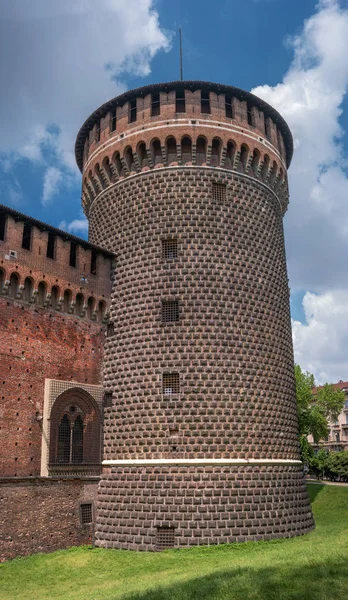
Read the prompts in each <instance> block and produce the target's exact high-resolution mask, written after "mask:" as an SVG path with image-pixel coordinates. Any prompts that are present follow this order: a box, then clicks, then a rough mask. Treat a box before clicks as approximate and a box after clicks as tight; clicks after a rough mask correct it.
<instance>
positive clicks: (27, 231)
mask: <svg viewBox="0 0 348 600" xmlns="http://www.w3.org/2000/svg"><path fill="white" fill-rule="evenodd" d="M32 229H33V228H32V226H31V225H29V224H28V223H24V225H23V236H22V248H24V250H30V246H31V232H32Z"/></svg>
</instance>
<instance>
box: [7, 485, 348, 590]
mask: <svg viewBox="0 0 348 600" xmlns="http://www.w3.org/2000/svg"><path fill="white" fill-rule="evenodd" d="M308 487H309V494H310V498H311V502H312V507H313V511H314V516H315V520H316V529H315V530H314V531H313V532H312V533H310V534H307V535H305V536H301V537H298V538H292V539H286V540H277V541H274V542H258V543H252V542H250V543H245V544H229V545H224V546H210V547H207V546H204V547H200V548H191V549H188V550H186V549H185V550H168V551H166V552H161V553H140V552H139V553H137V552H128V551H122V550H102V549H97V548H90V547H86V546H85V547H81V548H72V549H70V550H64V551H59V552H54V553H53V554H36V555H34V556H30V557H27V558H20V559H15V560H13V561H9V562H7V563H3V564H2V565H0V599H1V600H12V599H18V600H46V599H47V600H62V599H63V598H64V599H65V600H116V599H119V598H122V600H194V599H195V600H196V599H197V600H234V599H238V600H239V599H240V600H258V599H260V598H262V599H265V600H295V599H296V600H297V599H301V600H312V599H313V600H334V599H336V598H337V600H343V599H345V598H347V599H348V487H339V486H325V485H320V484H311V485H309V486H308Z"/></svg>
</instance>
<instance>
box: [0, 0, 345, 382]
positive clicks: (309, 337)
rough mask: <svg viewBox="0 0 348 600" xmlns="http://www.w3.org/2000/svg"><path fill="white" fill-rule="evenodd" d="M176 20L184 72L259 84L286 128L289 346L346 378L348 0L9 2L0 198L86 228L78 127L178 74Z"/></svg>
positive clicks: (2, 51)
mask: <svg viewBox="0 0 348 600" xmlns="http://www.w3.org/2000/svg"><path fill="white" fill-rule="evenodd" d="M179 25H181V26H182V29H183V49H184V79H203V80H209V81H218V82H222V83H226V84H231V85H235V86H238V87H241V88H244V89H246V90H253V91H255V93H256V94H258V95H259V96H261V97H262V98H264V99H265V100H266V101H268V102H269V103H270V104H272V105H273V106H275V108H277V109H278V110H279V111H280V112H281V113H282V114H283V116H284V117H285V119H286V120H287V121H288V123H289V125H290V127H291V129H292V131H293V134H294V139H295V148H296V151H295V158H294V161H293V165H292V167H291V169H290V174H289V178H290V186H291V200H290V208H289V211H288V213H287V215H286V217H285V232H286V245H287V257H288V266H289V277H290V286H291V289H292V294H291V309H292V317H293V331H294V346H295V355H296V359H297V360H298V361H299V362H300V364H301V365H302V366H303V367H304V368H307V369H309V370H310V371H311V372H314V373H315V375H316V376H317V379H318V381H324V380H337V379H339V378H342V379H348V358H347V357H346V355H347V344H348V278H347V262H348V261H347V258H348V177H347V165H348V160H347V157H348V140H347V135H346V132H347V130H348V104H347V98H346V90H347V86H348V61H347V58H346V57H347V56H348V1H347V0H341V1H340V0H318V1H315V0H301V2H289V1H288V0H243V1H240V0H239V1H237V0H220V2H219V3H216V4H214V8H213V4H212V3H211V1H208V0H200V1H199V2H198V0H186V1H185V2H184V1H181V0H176V1H175V2H169V1H168V0H155V1H152V0H127V2H126V1H125V0H98V10H97V11H96V3H95V1H94V0H60V2H59V3H57V2H53V1H47V0H32V1H31V2H30V3H28V2H27V0H3V2H2V3H1V8H0V28H1V31H0V74H1V81H2V82H6V85H2V86H1V92H0V93H1V112H0V124H1V130H2V136H1V138H2V139H1V140H0V184H1V185H0V202H1V203H3V204H7V205H10V206H13V207H15V208H17V209H18V210H20V211H22V212H24V213H27V214H30V215H32V216H34V217H37V218H39V219H41V220H43V221H46V222H48V223H51V224H53V225H56V226H61V227H65V228H67V229H68V230H69V231H71V232H72V233H74V234H76V235H80V236H81V237H86V235H87V229H86V222H85V219H84V217H83V215H82V212H81V208H80V193H81V178H80V174H79V172H78V171H77V169H76V167H75V165H74V156H73V150H74V141H75V136H76V133H77V131H78V129H79V127H80V126H81V125H82V123H83V121H84V120H85V118H86V117H87V116H88V114H89V113H90V112H91V111H93V110H94V109H95V108H97V107H98V106H99V105H100V104H102V103H103V102H105V101H106V100H107V99H109V98H110V97H113V96H115V95H117V94H119V93H121V92H123V91H124V90H125V89H127V88H132V87H138V86H141V85H146V84H148V83H151V82H159V81H168V80H173V79H178V78H179V49H178V35H177V30H178V26H179ZM106 66H107V67H108V68H106Z"/></svg>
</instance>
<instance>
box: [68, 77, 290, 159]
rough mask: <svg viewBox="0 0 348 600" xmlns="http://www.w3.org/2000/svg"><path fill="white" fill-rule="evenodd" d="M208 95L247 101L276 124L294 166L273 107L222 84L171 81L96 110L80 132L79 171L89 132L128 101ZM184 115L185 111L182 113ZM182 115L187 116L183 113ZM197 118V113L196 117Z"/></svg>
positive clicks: (281, 122) (206, 115) (287, 133)
mask: <svg viewBox="0 0 348 600" xmlns="http://www.w3.org/2000/svg"><path fill="white" fill-rule="evenodd" d="M185 91H188V92H191V93H194V92H197V91H201V92H205V93H206V94H208V97H209V95H210V93H211V92H213V93H214V94H216V97H220V96H221V95H224V96H225V98H228V99H229V101H230V102H233V99H236V100H237V101H239V102H245V103H246V104H247V107H248V111H251V109H254V110H255V109H257V110H258V111H260V113H263V118H264V120H266V119H271V120H272V122H273V123H274V124H275V126H276V128H277V129H278V130H279V132H280V133H281V135H282V138H283V141H284V147H285V154H286V165H287V167H289V165H290V163H291V158H292V154H293V139H292V135H291V131H290V129H289V127H288V125H287V123H286V122H285V120H284V119H283V117H282V116H281V115H280V114H279V113H278V111H276V110H275V109H274V108H273V107H272V106H270V105H269V104H267V102H265V101H264V100H261V99H260V98H258V97H257V96H255V95H254V94H251V93H250V92H246V91H245V90H242V89H240V88H237V87H234V86H229V85H223V84H220V83H212V82H207V81H171V82H167V83H155V84H152V85H146V86H143V87H140V88H136V89H133V90H129V91H127V92H125V93H123V94H121V95H119V96H116V97H115V98H112V99H111V100H109V101H108V102H105V103H104V104H103V105H102V106H100V107H99V108H98V109H97V110H95V111H94V112H93V113H92V114H91V115H90V116H89V117H88V119H86V121H85V122H84V124H83V125H82V127H81V129H80V131H79V132H78V134H77V138H76V144H75V156H76V162H77V165H78V167H79V169H80V170H81V171H82V170H83V163H84V148H85V142H86V139H88V138H89V135H90V132H91V131H92V130H93V128H94V126H96V125H97V126H98V127H99V124H100V122H101V120H102V119H105V118H106V117H107V115H108V114H109V113H113V112H114V113H115V111H116V110H119V107H123V106H124V105H125V104H126V103H127V102H128V103H129V105H130V104H131V102H132V101H134V100H136V99H137V98H142V99H144V98H145V97H146V96H149V95H151V94H152V95H153V94H160V93H164V94H169V93H170V92H185ZM181 112H182V113H184V112H185V111H181ZM181 116H184V115H183V114H182V115H181ZM212 117H214V112H213V111H212V114H210V112H209V113H205V112H204V111H203V112H202V113H201V114H199V118H200V119H207V118H208V119H211V118H212ZM197 118H198V114H197ZM232 118H233V117H232Z"/></svg>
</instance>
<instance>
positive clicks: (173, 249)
mask: <svg viewBox="0 0 348 600" xmlns="http://www.w3.org/2000/svg"><path fill="white" fill-rule="evenodd" d="M177 257H178V240H177V239H174V238H172V239H167V240H162V258H163V259H164V260H174V259H175V258H177Z"/></svg>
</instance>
